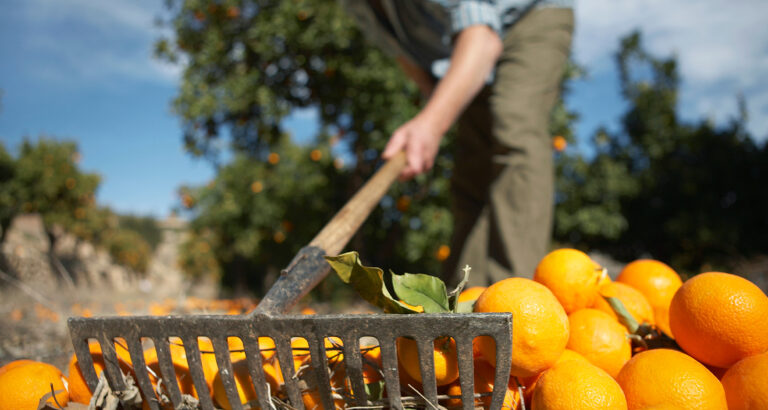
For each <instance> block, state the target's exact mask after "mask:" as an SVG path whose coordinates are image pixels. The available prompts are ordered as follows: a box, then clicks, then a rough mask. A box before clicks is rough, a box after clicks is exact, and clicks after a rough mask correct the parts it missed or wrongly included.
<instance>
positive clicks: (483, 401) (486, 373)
mask: <svg viewBox="0 0 768 410" xmlns="http://www.w3.org/2000/svg"><path fill="white" fill-rule="evenodd" d="M495 372H496V369H494V368H493V366H491V365H490V364H488V363H485V362H476V363H475V368H474V372H473V373H474V379H475V385H474V388H475V393H479V394H483V393H492V392H493V381H494V377H495ZM445 394H446V395H448V396H458V397H451V398H450V399H448V400H446V402H445V406H446V407H448V408H454V407H455V408H460V407H461V405H462V401H461V384H460V383H459V381H458V380H457V381H455V382H453V383H451V384H450V385H449V386H448V389H447V390H446V391H445ZM474 404H475V406H474V407H483V408H486V409H487V408H488V407H489V406H490V405H491V396H482V397H478V398H475V403H474ZM519 405H520V393H519V392H518V390H517V387H516V386H515V387H514V388H513V387H507V390H506V392H505V393H504V402H503V403H502V405H501V408H502V409H508V410H516V409H517V408H518V406H519Z"/></svg>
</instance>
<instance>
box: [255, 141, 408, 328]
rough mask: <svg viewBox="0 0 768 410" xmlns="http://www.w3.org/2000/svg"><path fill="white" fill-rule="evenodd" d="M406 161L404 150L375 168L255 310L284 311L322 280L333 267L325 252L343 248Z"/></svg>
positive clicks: (286, 269)
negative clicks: (372, 173) (371, 174)
mask: <svg viewBox="0 0 768 410" xmlns="http://www.w3.org/2000/svg"><path fill="white" fill-rule="evenodd" d="M405 164H406V159H405V153H403V152H401V153H399V154H397V155H395V156H394V157H392V158H391V159H390V160H389V161H387V163H386V164H384V166H382V167H381V168H380V169H379V170H378V171H376V173H375V174H374V175H373V176H372V177H371V179H369V180H368V182H366V183H365V185H363V187H362V188H360V190H359V191H357V193H356V194H355V195H354V196H353V197H352V198H351V199H350V200H349V201H348V202H347V203H346V204H345V205H344V206H343V207H342V208H341V209H340V210H339V212H337V213H336V215H335V216H334V217H333V218H332V219H331V220H330V221H329V222H328V223H327V224H326V225H325V226H324V227H323V229H321V230H320V232H319V233H318V234H317V235H316V236H315V238H314V239H312V241H311V242H310V243H309V245H307V246H305V247H304V248H302V249H301V250H300V251H299V253H298V254H297V255H296V257H294V258H293V260H292V261H291V263H290V264H289V265H288V267H287V268H285V269H284V270H283V272H282V275H280V278H279V279H278V280H277V282H275V284H274V285H273V286H272V287H271V288H270V289H269V292H267V294H266V295H265V296H264V298H263V299H262V300H261V303H259V306H258V307H257V308H256V310H254V311H253V314H268V315H269V314H274V313H282V312H284V311H286V310H288V308H290V307H291V306H293V305H294V304H295V303H296V302H297V301H298V300H299V299H301V298H302V297H304V296H305V295H306V294H307V293H309V291H310V290H312V288H314V287H315V286H316V285H317V284H318V283H319V282H320V281H321V280H323V278H325V276H326V275H327V274H328V271H329V270H330V265H328V263H327V262H326V261H325V259H323V256H325V255H331V256H335V255H338V254H339V252H341V250H342V249H344V247H345V246H346V245H347V243H348V242H349V240H350V239H352V236H354V235H355V233H356V232H357V230H358V229H359V228H360V226H361V225H362V224H363V222H365V220H366V219H367V218H368V215H370V213H371V211H372V210H373V208H374V207H376V204H378V203H379V201H380V200H381V198H382V197H383V196H384V194H385V193H386V192H387V190H388V189H389V186H390V185H392V182H394V181H395V179H396V178H397V176H398V175H400V172H401V171H402V170H403V168H405Z"/></svg>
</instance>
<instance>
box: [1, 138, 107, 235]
mask: <svg viewBox="0 0 768 410" xmlns="http://www.w3.org/2000/svg"><path fill="white" fill-rule="evenodd" d="M79 155H80V154H79V153H78V151H77V145H76V144H75V143H74V142H68V141H63V142H59V141H56V140H53V139H47V138H44V137H41V138H40V139H38V141H37V142H36V143H33V142H32V141H30V140H28V139H25V140H24V142H23V143H22V144H21V148H20V152H19V157H18V159H17V160H16V174H15V177H14V181H15V182H14V185H15V187H16V191H15V192H16V200H17V201H18V203H20V204H21V210H22V211H23V212H37V213H39V214H40V215H41V216H42V217H43V222H44V224H45V226H46V229H47V230H49V231H50V230H51V228H52V227H53V226H54V225H60V226H62V227H64V228H65V229H69V228H70V227H71V226H73V225H74V224H76V223H78V222H79V221H80V220H82V219H84V218H85V217H86V216H87V214H88V212H87V210H88V209H89V208H90V207H91V206H93V204H94V194H95V191H96V188H97V187H98V186H99V181H100V179H101V178H100V177H99V175H97V174H90V173H85V172H82V171H80V169H79V168H78V165H77V162H78V161H79ZM49 236H50V235H49Z"/></svg>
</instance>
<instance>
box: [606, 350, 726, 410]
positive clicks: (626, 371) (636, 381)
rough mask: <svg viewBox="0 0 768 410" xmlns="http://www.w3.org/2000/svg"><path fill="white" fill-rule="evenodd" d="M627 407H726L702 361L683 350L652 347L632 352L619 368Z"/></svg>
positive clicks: (695, 409)
mask: <svg viewBox="0 0 768 410" xmlns="http://www.w3.org/2000/svg"><path fill="white" fill-rule="evenodd" d="M616 381H618V382H619V385H620V386H621V388H622V390H624V394H625V395H626V396H627V403H628V404H629V409H630V410H633V409H646V408H652V406H659V405H674V406H676V407H677V408H680V409H691V410H706V409H712V410H715V409H718V410H723V409H726V408H727V406H726V402H725V391H724V390H723V386H722V385H721V384H720V381H719V380H717V377H715V376H714V375H713V374H712V373H711V372H710V371H709V370H707V368H706V367H704V365H703V364H701V363H699V362H697V361H696V359H694V358H692V357H691V356H688V355H687V354H685V353H683V352H679V351H677V350H671V349H652V350H646V351H644V352H641V353H638V354H636V355H635V356H634V357H633V358H632V359H630V360H629V361H628V362H627V363H626V364H625V365H624V367H623V368H622V369H621V371H620V372H619V375H618V377H617V378H616Z"/></svg>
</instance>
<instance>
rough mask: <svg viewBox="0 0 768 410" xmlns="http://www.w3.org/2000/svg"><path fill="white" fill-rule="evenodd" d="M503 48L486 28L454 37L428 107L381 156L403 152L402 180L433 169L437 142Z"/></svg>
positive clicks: (396, 134)
mask: <svg viewBox="0 0 768 410" xmlns="http://www.w3.org/2000/svg"><path fill="white" fill-rule="evenodd" d="M502 48H503V44H502V41H501V38H500V37H499V35H498V34H497V33H496V32H495V31H494V30H493V29H492V28H490V27H488V26H486V25H473V26H469V27H467V28H465V29H464V30H462V31H461V32H460V33H459V34H458V35H457V36H456V40H455V45H454V49H453V54H452V55H451V65H450V67H449V68H448V72H447V73H446V74H445V76H444V77H443V78H442V80H440V82H438V84H437V88H436V89H435V91H434V93H433V94H432V95H431V96H430V98H429V101H428V102H427V105H426V106H425V107H424V108H423V109H422V110H421V111H420V112H419V113H418V114H417V115H416V116H415V117H413V118H412V119H411V120H410V121H408V122H406V123H405V124H403V125H402V126H400V128H398V129H397V130H396V131H395V132H394V133H393V134H392V137H390V139H389V142H388V143H387V147H386V148H385V149H384V153H383V154H382V157H383V158H385V159H388V158H391V157H392V156H394V155H395V154H396V153H398V152H399V151H405V153H406V157H407V159H408V164H407V165H406V167H405V170H403V172H402V174H401V175H400V176H401V178H403V179H409V178H413V177H414V176H415V175H418V174H421V173H423V172H426V171H428V170H429V169H431V168H432V165H433V164H434V162H435V156H436V155H437V150H438V148H439V146H440V140H441V139H442V138H443V135H444V134H445V133H446V132H447V131H448V129H449V128H450V127H451V125H453V123H454V122H456V119H457V118H458V117H459V115H460V114H461V112H462V111H463V110H464V108H466V106H467V105H468V104H469V103H470V101H472V99H473V98H475V96H476V95H477V93H478V92H479V91H480V89H481V88H482V87H483V85H484V84H485V81H486V79H487V78H488V76H489V75H490V73H491V70H493V67H494V66H495V65H496V61H497V60H498V59H499V56H501V52H502Z"/></svg>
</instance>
